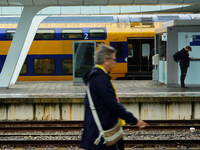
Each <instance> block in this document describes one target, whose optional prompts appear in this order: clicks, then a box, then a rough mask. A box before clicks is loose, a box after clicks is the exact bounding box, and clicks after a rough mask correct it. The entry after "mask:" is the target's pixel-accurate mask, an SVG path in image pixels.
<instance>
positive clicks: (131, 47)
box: [128, 44, 133, 57]
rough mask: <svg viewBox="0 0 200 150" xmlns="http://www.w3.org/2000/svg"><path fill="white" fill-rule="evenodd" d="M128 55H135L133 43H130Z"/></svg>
mask: <svg viewBox="0 0 200 150" xmlns="http://www.w3.org/2000/svg"><path fill="white" fill-rule="evenodd" d="M128 57H133V44H128Z"/></svg>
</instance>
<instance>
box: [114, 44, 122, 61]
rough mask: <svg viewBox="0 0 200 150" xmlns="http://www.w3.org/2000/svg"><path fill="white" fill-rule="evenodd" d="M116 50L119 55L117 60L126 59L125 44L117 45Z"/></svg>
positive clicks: (115, 45)
mask: <svg viewBox="0 0 200 150" xmlns="http://www.w3.org/2000/svg"><path fill="white" fill-rule="evenodd" d="M114 48H115V49H116V50H117V54H116V57H117V58H122V57H124V44H123V43H115V44H114Z"/></svg>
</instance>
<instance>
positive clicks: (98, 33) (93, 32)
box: [89, 29, 105, 38]
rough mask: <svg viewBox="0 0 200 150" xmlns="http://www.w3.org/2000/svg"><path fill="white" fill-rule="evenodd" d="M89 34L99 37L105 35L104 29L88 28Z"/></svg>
mask: <svg viewBox="0 0 200 150" xmlns="http://www.w3.org/2000/svg"><path fill="white" fill-rule="evenodd" d="M89 36H90V37H92V38H100V37H104V36H105V31H104V29H90V32H89Z"/></svg>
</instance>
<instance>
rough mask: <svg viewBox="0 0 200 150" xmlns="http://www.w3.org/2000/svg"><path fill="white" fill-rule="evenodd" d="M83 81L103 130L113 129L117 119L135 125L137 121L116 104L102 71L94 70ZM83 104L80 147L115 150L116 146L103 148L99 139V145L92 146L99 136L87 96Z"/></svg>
mask: <svg viewBox="0 0 200 150" xmlns="http://www.w3.org/2000/svg"><path fill="white" fill-rule="evenodd" d="M83 79H84V82H85V84H87V83H88V82H89V84H90V93H91V96H92V99H93V102H94V105H95V108H96V110H97V114H98V116H99V119H100V122H101V125H102V127H103V129H104V130H107V129H110V128H111V127H113V125H114V124H115V123H117V121H118V118H122V119H124V120H125V121H126V122H127V123H132V124H136V123H137V119H136V118H135V117H134V116H133V115H132V113H130V112H128V111H126V110H125V108H124V107H123V106H122V105H121V104H120V103H118V102H117V100H116V95H115V92H114V89H113V87H112V84H111V81H110V77H109V75H107V74H105V73H104V71H103V70H101V69H98V68H94V69H92V70H91V71H90V72H88V73H86V74H85V76H84V78H83ZM84 103H85V116H84V130H83V135H82V140H81V143H80V147H81V148H84V149H86V150H117V148H116V144H115V145H112V146H109V147H107V146H105V145H104V144H103V139H101V142H100V143H99V145H95V144H94V141H95V140H96V138H97V137H98V136H99V131H98V128H97V126H96V123H95V122H94V119H93V116H92V113H91V110H90V107H89V101H88V97H87V94H86V97H85V100H84Z"/></svg>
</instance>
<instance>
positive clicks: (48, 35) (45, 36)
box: [34, 29, 55, 40]
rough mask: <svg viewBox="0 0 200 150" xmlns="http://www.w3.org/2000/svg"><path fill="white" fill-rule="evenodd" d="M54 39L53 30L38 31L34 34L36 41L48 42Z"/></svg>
mask: <svg viewBox="0 0 200 150" xmlns="http://www.w3.org/2000/svg"><path fill="white" fill-rule="evenodd" d="M54 38H55V31H54V30H53V29H39V30H37V32H36V34H35V38H34V39H37V40H50V39H54Z"/></svg>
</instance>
